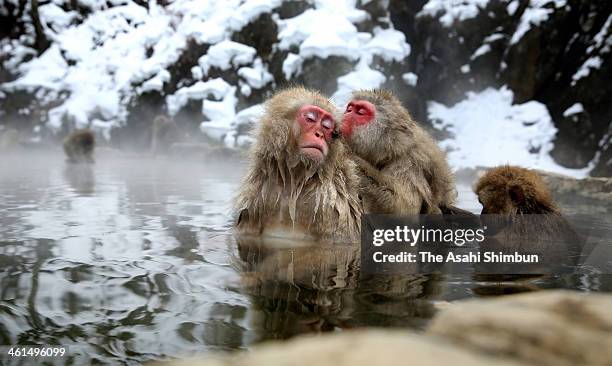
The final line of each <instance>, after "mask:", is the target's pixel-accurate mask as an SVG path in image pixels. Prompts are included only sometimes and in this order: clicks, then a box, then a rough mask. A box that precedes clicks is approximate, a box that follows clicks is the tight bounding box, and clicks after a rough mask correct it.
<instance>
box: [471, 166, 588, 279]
mask: <svg viewBox="0 0 612 366" xmlns="http://www.w3.org/2000/svg"><path fill="white" fill-rule="evenodd" d="M474 192H475V193H476V195H477V196H478V201H479V202H480V203H481V204H482V215H481V221H482V225H483V227H485V228H487V230H486V231H485V233H486V240H485V241H484V242H483V243H482V244H481V248H482V247H484V248H486V249H487V250H489V251H494V252H498V251H499V252H503V253H507V254H512V253H515V252H518V253H520V254H535V255H538V258H539V265H540V267H539V268H540V270H541V272H540V273H542V274H546V273H557V274H558V273H562V271H567V270H570V271H571V270H573V266H574V265H575V264H576V263H577V261H578V258H579V255H580V253H581V251H582V249H583V246H584V245H583V244H584V243H583V241H584V240H583V238H582V237H581V236H580V235H579V234H578V233H576V231H575V230H574V228H573V226H572V225H571V224H570V223H569V222H568V221H567V220H566V219H565V217H563V216H562V215H561V211H560V209H559V208H558V207H557V205H556V204H555V202H554V201H553V199H552V196H551V194H550V192H549V190H548V187H547V186H546V184H545V183H544V182H543V181H542V178H541V177H540V176H539V174H538V173H536V172H535V171H532V170H529V169H525V168H520V167H516V166H508V165H506V166H500V167H496V168H493V169H491V170H489V171H488V172H487V173H485V174H484V175H483V176H482V177H481V178H480V179H479V180H478V182H477V183H476V185H475V187H474ZM493 266H494V267H495V268H494V270H492V271H491V273H513V272H512V271H516V269H517V267H516V266H514V267H513V266H512V265H509V266H508V267H509V269H508V270H507V271H506V272H503V270H504V266H503V264H500V263H494V264H492V265H491V268H493ZM525 268H527V267H525ZM521 269H523V268H521ZM530 273H534V272H533V271H531V272H530Z"/></svg>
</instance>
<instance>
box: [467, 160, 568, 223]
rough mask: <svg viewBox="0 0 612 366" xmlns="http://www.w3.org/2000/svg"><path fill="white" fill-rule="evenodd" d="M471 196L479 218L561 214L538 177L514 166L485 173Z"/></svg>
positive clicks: (531, 172) (529, 171) (527, 170)
mask: <svg viewBox="0 0 612 366" xmlns="http://www.w3.org/2000/svg"><path fill="white" fill-rule="evenodd" d="M474 193H476V195H477V196H478V202H480V204H481V205H482V212H481V214H506V215H517V214H518V215H520V214H552V215H557V216H560V215H561V211H560V210H559V208H558V207H557V205H556V204H555V202H554V201H553V199H552V196H551V194H550V192H549V190H548V187H547V186H546V183H544V181H543V180H542V178H541V177H540V175H539V174H538V173H536V172H534V171H532V170H529V169H525V168H521V167H517V166H510V165H505V166H500V167H496V168H493V169H490V170H489V171H487V172H486V173H485V174H484V175H483V176H482V177H480V179H479V180H478V182H477V183H476V185H475V187H474Z"/></svg>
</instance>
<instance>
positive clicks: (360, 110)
mask: <svg viewBox="0 0 612 366" xmlns="http://www.w3.org/2000/svg"><path fill="white" fill-rule="evenodd" d="M374 116H376V107H375V106H374V104H372V103H370V102H368V101H367V100H351V101H350V102H349V104H348V105H347V106H346V110H345V111H344V117H342V129H341V131H340V132H341V133H342V136H344V137H345V138H350V137H351V135H352V134H353V129H354V128H355V127H358V126H363V125H367V124H368V123H370V122H372V121H373V120H374Z"/></svg>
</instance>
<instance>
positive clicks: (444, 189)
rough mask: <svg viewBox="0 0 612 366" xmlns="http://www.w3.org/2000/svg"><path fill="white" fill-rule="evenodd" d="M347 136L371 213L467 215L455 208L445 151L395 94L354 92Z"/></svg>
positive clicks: (346, 122) (344, 131)
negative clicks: (454, 213) (447, 212)
mask: <svg viewBox="0 0 612 366" xmlns="http://www.w3.org/2000/svg"><path fill="white" fill-rule="evenodd" d="M341 132H342V136H343V137H344V139H345V140H346V141H347V143H348V145H349V146H350V148H351V150H352V152H353V153H354V154H355V155H356V156H354V160H355V161H356V162H357V164H358V167H359V169H360V170H361V172H362V173H363V175H364V178H363V179H362V182H361V187H360V188H361V196H362V198H363V204H364V211H365V212H367V213H384V214H419V213H425V214H430V213H440V212H444V211H449V213H450V212H455V210H456V211H459V212H466V211H462V210H460V209H455V208H453V207H452V204H453V202H454V200H455V197H456V191H455V187H454V179H453V175H452V172H451V170H450V168H449V166H448V164H447V162H446V158H445V156H444V153H443V152H442V151H441V150H440V149H439V148H438V146H437V145H436V143H435V141H434V140H433V139H432V138H431V136H429V134H428V133H427V132H426V131H425V130H423V129H422V128H421V127H419V126H418V125H417V124H416V123H415V122H414V120H413V119H412V117H411V116H410V113H409V112H408V111H407V110H406V109H405V108H404V107H403V106H402V104H401V103H400V101H399V100H398V99H397V98H396V97H395V96H393V94H391V93H390V92H388V91H385V90H364V91H358V92H354V93H353V98H352V100H351V101H350V102H349V103H348V105H347V107H346V110H345V111H344V117H343V120H342V128H341Z"/></svg>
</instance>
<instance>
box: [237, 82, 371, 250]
mask: <svg viewBox="0 0 612 366" xmlns="http://www.w3.org/2000/svg"><path fill="white" fill-rule="evenodd" d="M304 104H312V105H316V106H318V107H320V108H323V109H325V110H326V111H328V112H330V113H332V114H333V115H337V111H336V109H335V107H334V106H333V105H332V104H331V103H330V102H329V100H327V99H326V98H324V97H323V96H322V95H320V94H319V93H317V92H316V91H313V90H309V89H305V88H303V87H292V88H288V89H286V90H283V91H280V92H278V93H277V94H275V95H274V96H273V97H272V98H270V99H269V100H268V101H267V102H266V109H265V113H264V115H263V117H262V118H261V120H260V122H259V125H258V129H257V131H256V132H255V136H254V137H255V140H256V141H255V143H254V144H253V146H252V148H251V151H250V154H249V156H250V160H251V161H250V167H249V169H248V173H247V175H246V177H245V178H244V181H243V184H242V188H241V191H240V193H239V195H238V197H237V199H236V201H235V205H236V209H237V212H239V217H238V220H237V222H236V228H237V230H238V231H239V232H242V233H249V234H254V235H262V234H263V235H264V236H265V233H266V232H267V231H269V229H273V228H281V229H284V230H288V231H293V230H297V231H298V232H300V231H301V232H304V233H306V234H307V236H308V237H307V239H309V240H310V239H314V240H328V239H332V240H350V241H356V240H358V237H359V229H360V220H361V212H362V209H361V204H360V202H359V197H358V194H357V189H358V179H359V178H358V176H357V169H356V166H355V164H354V163H353V162H352V161H351V160H349V159H348V157H347V152H346V151H345V147H344V145H343V144H342V142H341V141H340V140H337V139H336V140H333V141H332V142H331V143H330V144H329V152H328V155H327V157H326V159H325V160H324V162H323V163H321V164H317V163H315V162H313V161H311V160H310V159H308V157H307V156H305V155H303V154H300V152H299V149H298V147H297V138H298V136H299V133H300V129H299V125H298V124H297V123H296V115H297V111H298V110H299V108H300V107H301V106H303V105H304Z"/></svg>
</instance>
